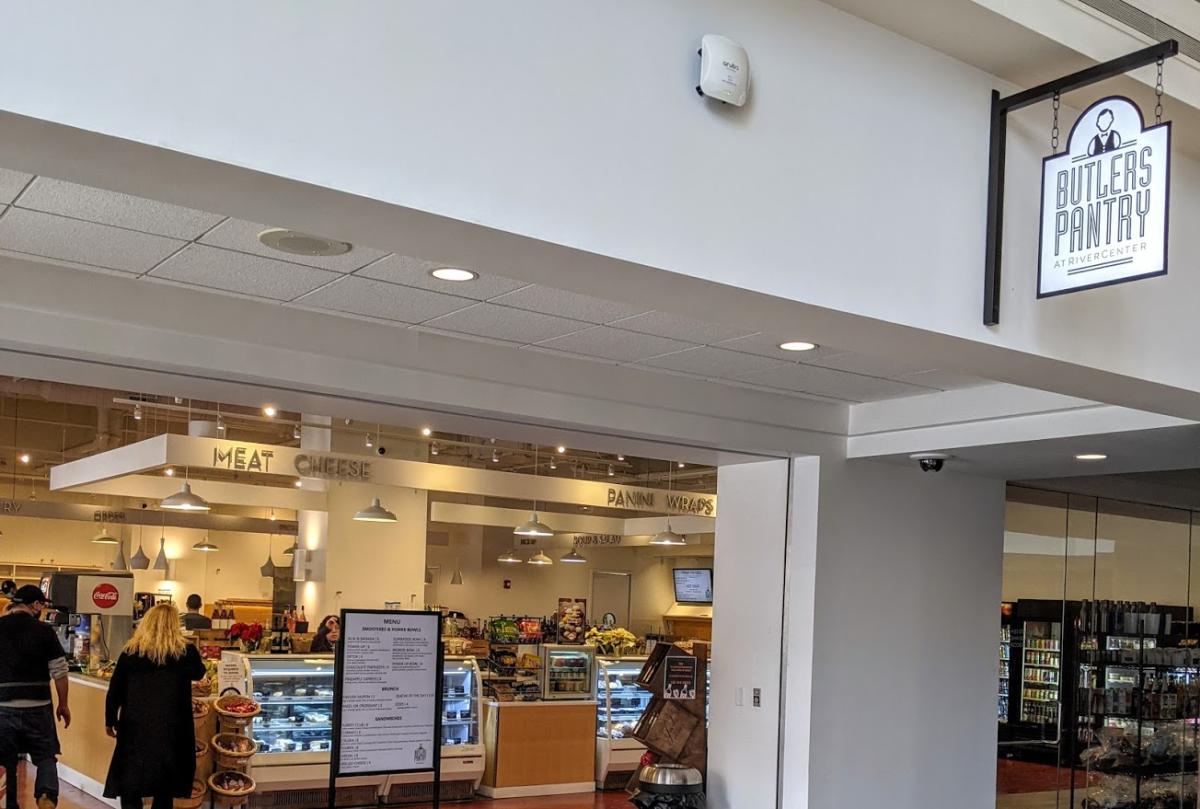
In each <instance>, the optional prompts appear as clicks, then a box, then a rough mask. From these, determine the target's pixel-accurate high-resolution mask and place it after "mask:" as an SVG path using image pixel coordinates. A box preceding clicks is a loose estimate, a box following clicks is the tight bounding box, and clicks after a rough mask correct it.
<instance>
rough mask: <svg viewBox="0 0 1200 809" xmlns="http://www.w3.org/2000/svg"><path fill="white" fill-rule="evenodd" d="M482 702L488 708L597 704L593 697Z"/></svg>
mask: <svg viewBox="0 0 1200 809" xmlns="http://www.w3.org/2000/svg"><path fill="white" fill-rule="evenodd" d="M483 702H484V704H485V705H487V706H488V707H489V708H559V707H561V708H570V707H572V706H578V705H599V704H600V703H599V702H598V701H596V700H594V699H538V700H533V701H532V702H529V701H525V700H522V701H516V700H514V701H512V702H500V701H499V700H495V699H485V700H484V701H483Z"/></svg>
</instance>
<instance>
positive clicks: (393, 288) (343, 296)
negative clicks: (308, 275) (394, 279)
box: [296, 275, 474, 323]
mask: <svg viewBox="0 0 1200 809" xmlns="http://www.w3.org/2000/svg"><path fill="white" fill-rule="evenodd" d="M296 303H299V304H302V305H304V306H311V307H316V308H318V309H332V310H334V311H338V312H349V313H350V314H355V315H366V316H369V317H378V318H383V319H385V320H398V321H400V322H402V323H423V322H424V321H426V320H429V319H430V318H434V317H438V316H440V315H446V314H449V313H450V312H454V311H457V310H459V309H462V308H464V307H467V306H470V305H471V304H473V303H474V301H471V300H468V299H467V298H458V297H455V296H453V295H443V294H442V293H440V292H429V291H428V290H424V289H415V288H413V287H405V286H398V285H397V284H387V283H384V282H383V281H373V280H371V279H370V278H359V277H358V276H354V275H348V276H343V277H342V278H340V279H338V280H337V281H335V282H334V283H332V284H329V285H328V286H325V287H321V288H320V289H318V290H316V291H315V292H312V293H310V294H308V295H305V296H304V297H302V298H300V299H299V300H298V301H296Z"/></svg>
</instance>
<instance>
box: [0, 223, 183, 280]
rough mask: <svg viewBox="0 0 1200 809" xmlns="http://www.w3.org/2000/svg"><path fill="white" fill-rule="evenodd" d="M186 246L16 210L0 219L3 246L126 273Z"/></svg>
mask: <svg viewBox="0 0 1200 809" xmlns="http://www.w3.org/2000/svg"><path fill="white" fill-rule="evenodd" d="M184 244H185V242H181V241H177V240H175V239H167V238H164V237H162V236H154V235H151V234H149V233H137V232H135V231H132V230H124V229H122V228H114V227H109V226H108V225H97V224H94V223H92V222H81V221H80V220H78V219H68V218H66V217H63V216H53V215H51V214H45V213H41V212H39V211H26V210H23V209H21V208H15V207H14V208H10V209H9V210H8V211H6V212H5V214H4V216H3V217H2V218H0V247H3V248H5V249H7V250H15V251H17V252H19V253H31V254H33V255H37V256H43V257H45V258H54V259H62V260H64V261H74V262H78V263H80V264H88V265H92V266H97V267H104V268H106V269H110V270H121V271H122V272H133V273H144V272H146V271H147V270H149V269H150V268H151V267H153V266H154V265H155V264H157V263H158V262H160V261H162V260H163V259H164V258H166V257H167V256H169V255H171V254H172V253H174V252H175V251H176V250H178V249H179V248H180V247H182V246H183V245H184Z"/></svg>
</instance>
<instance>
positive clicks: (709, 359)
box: [642, 346, 782, 379]
mask: <svg viewBox="0 0 1200 809" xmlns="http://www.w3.org/2000/svg"><path fill="white" fill-rule="evenodd" d="M642 364H643V365H650V366H653V367H655V368H669V369H670V370H672V371H683V372H684V373H689V374H698V375H700V376H703V377H706V378H710V379H722V378H724V379H733V378H737V377H742V376H745V375H746V374H749V373H753V372H755V371H765V370H767V369H769V368H775V367H778V366H779V365H781V364H782V363H780V362H779V360H771V359H767V358H766V357H757V356H755V355H753V354H742V353H740V352H737V351H727V350H726V349H724V348H712V347H711V346H701V347H699V348H690V349H688V350H687V351H680V352H679V353H677V354H667V355H666V356H662V357H654V358H653V359H648V360H645V361H644V362H643V363H642Z"/></svg>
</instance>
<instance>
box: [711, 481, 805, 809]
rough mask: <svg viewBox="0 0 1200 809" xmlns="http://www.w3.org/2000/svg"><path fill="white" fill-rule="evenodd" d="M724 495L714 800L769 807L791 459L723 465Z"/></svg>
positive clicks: (716, 623)
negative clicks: (756, 698)
mask: <svg viewBox="0 0 1200 809" xmlns="http://www.w3.org/2000/svg"><path fill="white" fill-rule="evenodd" d="M717 495H718V497H719V498H720V500H721V509H720V511H718V512H717V543H716V554H715V557H714V560H713V563H714V567H715V568H716V573H715V576H714V581H713V590H714V591H713V662H712V695H711V701H710V707H709V720H710V724H709V728H710V733H709V739H708V806H709V807H711V809H749V807H754V808H755V809H758V808H759V807H764V809H765V807H771V806H775V797H776V781H775V764H776V761H777V759H778V744H779V710H780V699H779V692H780V650H781V638H782V633H783V592H784V590H783V586H784V555H785V554H784V549H785V540H786V531H787V508H788V462H787V461H784V460H779V461H762V462H759V463H750V464H738V465H734V466H722V467H721V469H720V471H719V473H718V475H717ZM755 688H759V689H761V693H762V705H761V707H754V705H753V701H752V691H753V689H755ZM739 691H740V692H741V695H742V699H741V703H742V704H740V705H739V704H737V702H738V700H737V695H738V693H739ZM784 805H785V806H788V807H789V809H790V805H789V804H784Z"/></svg>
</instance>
